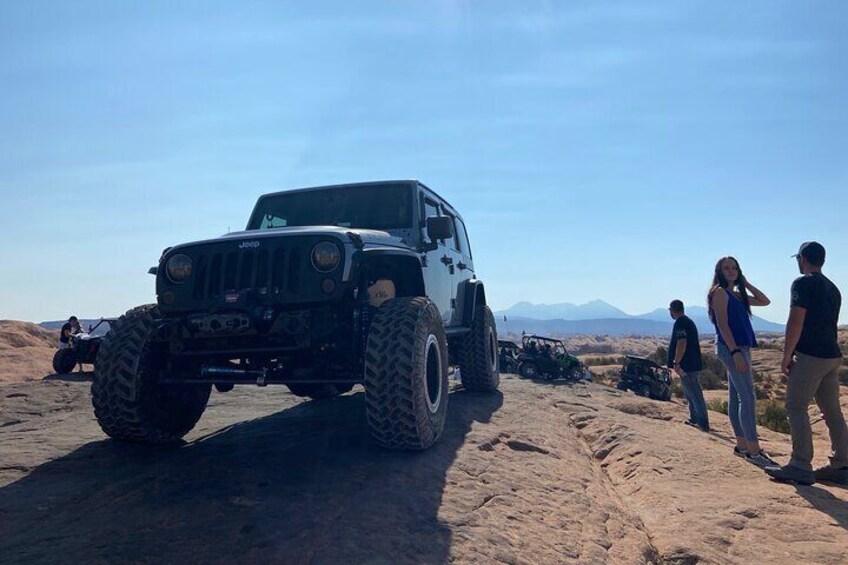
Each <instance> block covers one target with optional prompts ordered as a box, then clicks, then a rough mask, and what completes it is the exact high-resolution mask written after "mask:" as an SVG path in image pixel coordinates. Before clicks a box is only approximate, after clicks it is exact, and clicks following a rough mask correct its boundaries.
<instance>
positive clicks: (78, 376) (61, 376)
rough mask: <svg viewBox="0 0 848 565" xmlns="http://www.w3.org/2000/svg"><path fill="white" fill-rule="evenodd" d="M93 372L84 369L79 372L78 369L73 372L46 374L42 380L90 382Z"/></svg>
mask: <svg viewBox="0 0 848 565" xmlns="http://www.w3.org/2000/svg"><path fill="white" fill-rule="evenodd" d="M93 376H94V373H92V372H90V371H84V372H82V373H80V372H79V371H77V372H75V373H53V374H50V375H47V376H46V377H44V378H43V379H41V380H42V381H64V382H66V383H84V382H91V379H92V377H93Z"/></svg>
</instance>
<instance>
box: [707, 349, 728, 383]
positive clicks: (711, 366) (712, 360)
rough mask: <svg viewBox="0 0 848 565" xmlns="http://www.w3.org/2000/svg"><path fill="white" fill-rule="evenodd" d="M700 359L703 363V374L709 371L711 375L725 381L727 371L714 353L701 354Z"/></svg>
mask: <svg viewBox="0 0 848 565" xmlns="http://www.w3.org/2000/svg"><path fill="white" fill-rule="evenodd" d="M701 359H702V360H703V363H704V371H705V372H706V371H711V372H712V373H713V374H715V375H718V377H719V379H721V380H726V378H727V377H726V375H727V369H726V368H725V367H724V363H722V362H721V359H719V358H718V356H717V355H716V354H715V353H710V352H706V353H702V354H701Z"/></svg>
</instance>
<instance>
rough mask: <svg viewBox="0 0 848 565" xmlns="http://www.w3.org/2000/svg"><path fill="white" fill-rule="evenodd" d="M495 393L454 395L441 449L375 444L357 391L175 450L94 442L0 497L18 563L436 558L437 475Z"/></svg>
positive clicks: (440, 483)
mask: <svg viewBox="0 0 848 565" xmlns="http://www.w3.org/2000/svg"><path fill="white" fill-rule="evenodd" d="M502 403H503V397H502V395H501V394H500V393H497V394H495V395H479V394H473V393H467V392H463V391H458V392H454V393H452V394H451V395H450V400H449V407H448V419H447V425H446V428H445V431H444V434H443V435H442V438H441V440H440V441H439V443H438V444H436V445H435V446H434V447H433V448H431V449H429V450H427V451H423V452H396V451H388V450H384V449H381V448H379V447H377V446H375V445H374V444H373V442H372V441H371V440H370V438H369V436H368V430H367V425H366V420H365V406H364V394H363V393H359V394H354V395H345V396H342V397H338V398H335V399H332V400H327V401H323V402H303V403H300V404H297V405H296V406H294V407H292V408H290V409H287V410H283V411H280V412H277V413H275V414H272V415H270V416H267V417H262V418H257V419H255V420H251V421H247V422H243V423H239V424H236V425H233V426H230V427H227V428H224V429H221V430H218V431H216V432H215V433H212V434H209V435H207V436H204V437H201V438H199V439H196V440H193V441H191V442H189V443H185V444H183V445H179V446H174V447H165V448H163V447H151V446H143V445H132V444H125V443H120V442H116V441H112V440H103V441H97V442H92V443H89V444H87V445H84V446H82V447H80V448H79V449H77V450H75V451H73V452H71V453H69V454H67V455H65V456H63V457H61V458H58V459H55V460H53V461H50V462H48V463H45V464H43V465H41V466H39V467H37V468H35V469H34V470H33V471H32V472H31V473H30V474H28V475H27V476H26V477H24V478H22V479H20V480H18V481H17V482H15V483H12V484H10V485H8V486H6V487H4V488H2V489H0V555H3V556H6V557H13V559H12V560H13V562H15V563H31V562H38V563H67V562H77V563H115V562H133V563H177V562H186V563H227V564H230V563H444V562H446V561H447V560H448V555H449V549H450V545H451V532H450V530H449V529H448V528H447V527H446V526H445V525H443V524H442V523H441V522H440V521H439V518H438V512H439V507H440V505H441V500H442V492H443V490H444V486H445V476H446V473H447V470H448V469H449V467H450V466H451V464H452V463H453V461H454V459H455V458H456V453H457V451H458V450H459V448H460V447H461V446H462V444H463V443H464V441H465V437H466V435H467V433H468V432H469V431H470V429H471V426H472V424H473V423H474V422H487V421H489V419H490V418H491V416H492V414H493V413H494V412H495V411H496V410H498V408H499V407H500V406H501V405H502Z"/></svg>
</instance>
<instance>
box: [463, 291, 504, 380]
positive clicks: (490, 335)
mask: <svg viewBox="0 0 848 565" xmlns="http://www.w3.org/2000/svg"><path fill="white" fill-rule="evenodd" d="M460 343H461V344H460V346H459V351H458V352H457V358H458V359H459V368H460V371H461V374H462V386H463V387H464V388H465V390H467V391H472V392H495V391H496V390H498V385H500V382H501V377H500V372H499V370H498V361H499V355H498V332H497V329H496V328H495V317H494V316H493V315H492V311H491V309H489V307H488V306H485V305H483V306H478V307H477V311H476V312H475V313H474V321H473V322H471V332H470V333H469V334H468V336H466V337H465V338H464V339H463V340H462V341H461V342H460Z"/></svg>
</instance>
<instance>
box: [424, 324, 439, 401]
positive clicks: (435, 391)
mask: <svg viewBox="0 0 848 565" xmlns="http://www.w3.org/2000/svg"><path fill="white" fill-rule="evenodd" d="M424 370H425V373H426V378H427V408H428V409H429V410H430V413H431V414H435V413H436V412H438V411H439V405H440V404H441V402H442V356H441V353H440V351H439V339H438V338H437V337H436V336H435V335H433V334H430V335H429V336H427V349H426V351H425V359H424Z"/></svg>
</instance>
